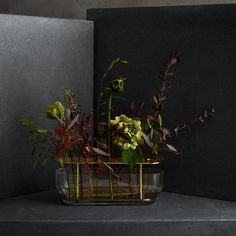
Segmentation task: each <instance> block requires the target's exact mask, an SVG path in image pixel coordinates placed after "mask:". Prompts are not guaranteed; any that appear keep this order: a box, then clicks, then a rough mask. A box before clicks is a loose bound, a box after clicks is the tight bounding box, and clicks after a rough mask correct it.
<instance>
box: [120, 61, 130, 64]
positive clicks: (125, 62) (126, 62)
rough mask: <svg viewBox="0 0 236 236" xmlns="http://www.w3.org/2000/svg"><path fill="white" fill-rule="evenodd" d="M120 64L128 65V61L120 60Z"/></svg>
mask: <svg viewBox="0 0 236 236" xmlns="http://www.w3.org/2000/svg"><path fill="white" fill-rule="evenodd" d="M121 62H122V63H124V64H128V63H129V62H128V61H125V60H122V61H121Z"/></svg>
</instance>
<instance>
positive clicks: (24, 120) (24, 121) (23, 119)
mask: <svg viewBox="0 0 236 236" xmlns="http://www.w3.org/2000/svg"><path fill="white" fill-rule="evenodd" d="M19 122H20V124H21V125H26V126H29V125H32V124H33V122H32V121H31V120H28V119H26V118H21V119H20V120H19Z"/></svg>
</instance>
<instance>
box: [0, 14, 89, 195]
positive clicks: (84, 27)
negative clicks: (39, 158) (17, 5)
mask: <svg viewBox="0 0 236 236" xmlns="http://www.w3.org/2000/svg"><path fill="white" fill-rule="evenodd" d="M92 79H93V23H92V22H89V21H83V20H64V19H53V18H43V17H28V16H15V15H0V94H1V98H0V114H1V116H0V130H1V132H0V141H1V145H0V153H1V155H0V162H1V165H0V176H1V181H0V198H1V197H8V196H12V195H17V194H21V193H26V192H32V191H37V190H40V189H48V188H51V187H53V186H54V171H55V167H53V166H52V165H51V164H50V163H49V164H48V166H47V167H45V168H38V167H37V168H36V170H33V161H34V158H32V157H31V145H30V144H29V142H28V139H27V132H26V128H25V127H21V126H20V125H19V119H20V118H22V117H27V118H29V119H32V120H36V122H35V126H36V127H38V126H43V127H44V126H46V127H48V126H50V125H51V124H52V121H46V119H45V117H44V112H45V109H46V108H47V106H48V105H49V104H51V103H53V102H54V101H56V100H58V99H60V100H63V93H62V87H63V86H65V85H68V86H70V87H73V89H74V90H75V92H76V93H77V94H78V98H79V101H80V103H81V104H82V105H83V109H84V110H86V111H92V107H93V82H92Z"/></svg>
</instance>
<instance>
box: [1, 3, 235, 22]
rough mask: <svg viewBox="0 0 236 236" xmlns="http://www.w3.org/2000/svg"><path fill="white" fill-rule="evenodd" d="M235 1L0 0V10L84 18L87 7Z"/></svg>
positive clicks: (24, 13) (3, 11)
mask: <svg viewBox="0 0 236 236" xmlns="http://www.w3.org/2000/svg"><path fill="white" fill-rule="evenodd" d="M220 3H224V4H226V3H236V0H135V1H134V0H0V12H2V13H10V14H20V15H32V16H49V17H63V18H78V19H86V10H87V9H89V8H104V7H110V8H111V7H144V6H175V5H202V4H220Z"/></svg>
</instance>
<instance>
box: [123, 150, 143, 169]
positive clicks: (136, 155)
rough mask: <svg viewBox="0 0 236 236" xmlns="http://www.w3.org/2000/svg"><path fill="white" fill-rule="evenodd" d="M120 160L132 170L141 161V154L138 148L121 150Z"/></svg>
mask: <svg viewBox="0 0 236 236" xmlns="http://www.w3.org/2000/svg"><path fill="white" fill-rule="evenodd" d="M121 155H122V160H123V162H124V163H125V164H126V165H128V166H129V167H130V169H133V168H134V166H135V165H136V163H137V162H138V161H139V160H141V159H143V155H142V152H141V150H140V149H139V148H136V149H123V150H122V154H121Z"/></svg>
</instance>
